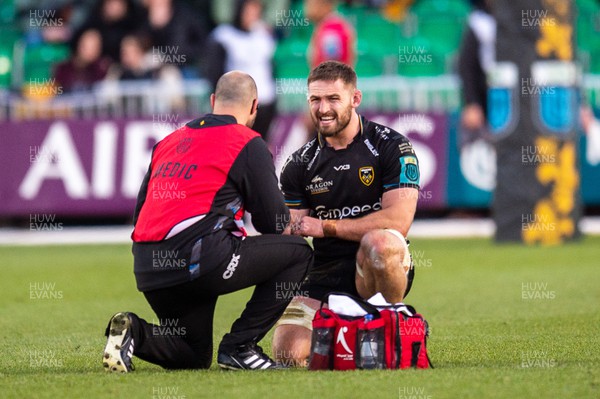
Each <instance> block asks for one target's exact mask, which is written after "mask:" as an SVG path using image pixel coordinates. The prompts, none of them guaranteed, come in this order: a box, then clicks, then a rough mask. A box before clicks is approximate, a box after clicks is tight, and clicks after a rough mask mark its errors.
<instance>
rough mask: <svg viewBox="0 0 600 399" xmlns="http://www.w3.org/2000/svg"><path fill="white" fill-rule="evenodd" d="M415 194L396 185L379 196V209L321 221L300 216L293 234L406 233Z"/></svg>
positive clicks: (353, 238) (351, 238) (351, 237)
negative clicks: (353, 216)
mask: <svg viewBox="0 0 600 399" xmlns="http://www.w3.org/2000/svg"><path fill="white" fill-rule="evenodd" d="M418 194H419V192H418V190H417V189H416V188H397V189H395V190H390V191H387V192H385V193H384V194H383V196H382V198H381V208H382V209H381V210H379V211H377V212H373V213H371V214H369V215H366V216H363V217H360V218H356V219H341V220H321V219H317V218H313V217H310V216H308V215H305V216H302V218H301V222H300V226H299V229H298V231H296V233H295V234H298V235H302V236H305V237H306V236H311V237H316V238H321V237H325V236H331V237H337V238H341V239H343V240H349V241H360V240H361V238H362V237H363V236H364V235H365V234H366V233H367V232H369V231H371V230H375V229H394V230H397V231H399V232H400V233H402V235H404V236H406V235H407V234H408V230H409V229H410V226H411V224H412V222H413V219H414V215H415V211H416V209H417V199H418V197H419V195H418ZM296 212H300V211H296Z"/></svg>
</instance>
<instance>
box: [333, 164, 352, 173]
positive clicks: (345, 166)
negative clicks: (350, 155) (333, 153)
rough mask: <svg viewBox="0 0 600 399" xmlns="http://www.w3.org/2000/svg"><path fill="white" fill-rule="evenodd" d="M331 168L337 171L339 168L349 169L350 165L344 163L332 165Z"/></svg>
mask: <svg viewBox="0 0 600 399" xmlns="http://www.w3.org/2000/svg"><path fill="white" fill-rule="evenodd" d="M333 169H335V170H336V171H337V172H339V171H340V170H349V169H350V165H349V164H345V165H339V166H334V167H333Z"/></svg>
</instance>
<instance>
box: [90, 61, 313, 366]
mask: <svg viewBox="0 0 600 399" xmlns="http://www.w3.org/2000/svg"><path fill="white" fill-rule="evenodd" d="M211 106H212V108H213V113H212V114H208V115H205V116H203V117H201V118H199V119H196V120H193V121H191V122H189V123H187V124H186V125H185V126H183V127H181V128H179V129H177V130H176V131H174V132H173V133H171V134H170V135H168V136H167V137H166V138H164V139H163V140H161V141H160V142H159V143H158V144H156V146H155V147H154V149H153V152H152V160H151V163H150V167H149V170H148V173H147V174H146V177H145V178H144V181H143V183H142V187H141V189H140V192H139V195H138V203H137V206H136V210H135V216H134V224H135V228H134V231H133V234H132V239H133V256H134V272H135V277H136V282H137V288H138V289H139V290H140V291H142V292H143V294H144V296H145V297H146V300H147V301H148V303H149V304H150V306H151V307H152V310H154V312H155V313H156V315H157V316H158V318H159V322H158V323H154V324H152V323H148V322H147V321H145V320H143V319H142V318H140V317H139V316H137V315H136V314H134V313H131V312H120V313H117V314H115V315H114V316H113V317H112V318H111V320H110V321H109V323H108V327H107V328H106V336H107V337H108V340H107V344H106V347H105V349H104V355H103V360H102V361H103V364H104V367H105V369H106V370H108V371H117V372H128V371H131V370H132V369H133V364H132V357H133V355H135V356H137V357H139V358H141V359H143V360H146V361H148V362H151V363H154V364H157V365H160V366H162V367H164V368H167V369H198V368H208V367H210V365H211V362H212V357H213V316H214V311H215V305H216V303H217V298H218V297H219V296H220V295H223V294H227V293H230V292H234V291H238V290H241V289H243V288H246V287H250V286H256V288H255V289H254V293H253V294H252V297H251V298H250V300H249V301H248V303H247V304H246V308H245V309H244V311H243V313H242V314H241V316H240V317H239V318H238V319H237V320H236V321H235V322H234V323H233V326H232V327H231V331H230V332H229V333H228V334H225V336H224V337H223V339H222V341H221V344H220V345H219V350H218V358H217V362H218V364H219V365H220V366H221V367H222V368H225V369H234V370H237V369H251V370H264V369H271V368H278V366H277V365H276V364H275V362H274V361H273V360H272V359H270V358H269V356H267V355H266V354H264V353H263V351H262V349H261V348H260V347H259V346H258V345H257V343H258V342H259V341H260V340H261V339H262V338H263V337H264V336H265V334H266V333H267V332H268V331H269V330H270V329H271V327H273V325H274V324H275V322H276V321H277V319H278V318H279V316H281V314H282V313H283V311H284V310H285V308H286V306H287V304H288V303H289V302H290V300H291V299H292V296H293V295H290V294H289V293H288V292H287V291H289V290H290V289H288V288H287V287H293V286H294V284H297V283H298V282H300V281H301V280H302V279H303V278H304V276H305V275H306V272H307V270H308V267H309V265H310V264H311V263H312V250H311V248H310V246H309V245H308V244H307V243H306V241H305V240H304V239H303V238H301V237H293V236H284V235H281V233H282V232H283V230H284V229H285V228H286V226H287V224H286V223H285V222H284V221H285V220H289V211H288V208H287V207H286V206H285V203H284V199H283V196H282V194H281V192H280V190H279V186H278V183H277V177H276V176H275V168H274V165H273V160H272V157H271V153H270V152H269V150H268V149H267V146H266V143H265V142H264V141H263V140H262V139H261V138H260V135H259V134H258V133H256V132H255V131H253V130H251V129H250V127H252V124H253V122H254V120H255V118H256V112H257V109H258V100H257V90H256V84H255V83H254V80H253V79H252V78H251V77H250V75H247V74H245V73H243V72H239V71H232V72H229V73H226V74H225V75H223V76H222V77H221V78H220V79H219V81H218V82H217V85H216V89H215V93H214V94H213V95H211ZM245 210H248V211H249V212H250V213H251V214H252V222H253V224H254V227H255V228H256V229H257V230H258V231H259V232H261V233H263V235H260V236H253V237H247V236H246V233H245V229H244V227H243V221H242V220H243V219H242V217H243V216H244V211H245ZM277 233H279V234H277Z"/></svg>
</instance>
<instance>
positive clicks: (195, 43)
mask: <svg viewBox="0 0 600 399" xmlns="http://www.w3.org/2000/svg"><path fill="white" fill-rule="evenodd" d="M144 4H145V6H146V7H147V11H148V20H147V21H146V23H145V27H144V29H145V31H146V32H147V33H148V35H149V37H150V39H151V42H152V46H153V48H152V51H153V52H155V53H160V54H164V57H163V58H164V59H165V61H166V62H167V63H170V64H173V65H177V66H179V67H180V68H182V70H183V72H184V74H187V73H190V71H192V70H196V69H197V68H195V67H194V64H195V63H196V62H197V61H198V60H199V59H200V56H201V50H202V49H203V48H204V45H205V41H206V39H207V37H208V33H209V32H210V31H209V27H210V19H209V17H208V16H206V15H201V14H197V13H196V12H194V10H193V9H192V8H191V7H189V6H187V5H186V4H184V3H181V2H179V1H172V0H145V1H144ZM186 67H187V68H186Z"/></svg>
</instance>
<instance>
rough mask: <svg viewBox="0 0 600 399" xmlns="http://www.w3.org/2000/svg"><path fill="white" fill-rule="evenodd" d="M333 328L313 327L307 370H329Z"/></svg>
mask: <svg viewBox="0 0 600 399" xmlns="http://www.w3.org/2000/svg"><path fill="white" fill-rule="evenodd" d="M333 334H334V328H315V329H314V331H313V348H314V349H313V350H312V351H311V355H310V359H309V362H308V369H309V370H331V368H332V362H333V357H332V353H331V352H332V351H333Z"/></svg>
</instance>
